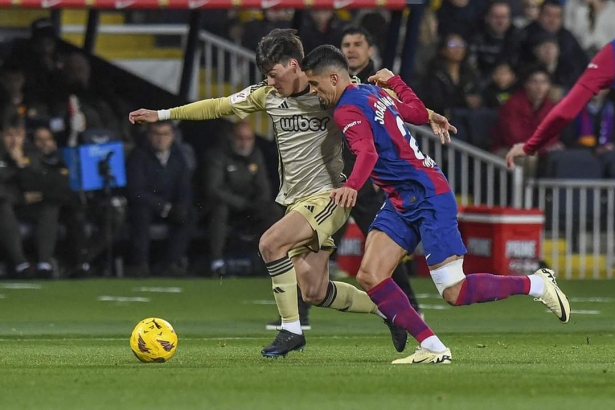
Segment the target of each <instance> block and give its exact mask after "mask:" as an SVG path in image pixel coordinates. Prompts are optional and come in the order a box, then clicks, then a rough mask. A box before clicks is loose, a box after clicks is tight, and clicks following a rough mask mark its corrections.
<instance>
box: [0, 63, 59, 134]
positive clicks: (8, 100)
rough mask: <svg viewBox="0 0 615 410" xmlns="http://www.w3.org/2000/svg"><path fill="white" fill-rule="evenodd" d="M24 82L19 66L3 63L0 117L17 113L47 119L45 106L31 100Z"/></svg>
mask: <svg viewBox="0 0 615 410" xmlns="http://www.w3.org/2000/svg"><path fill="white" fill-rule="evenodd" d="M25 83H26V77H25V75H24V72H23V70H22V69H21V68H20V67H18V66H16V65H8V64H5V65H4V66H3V67H2V68H0V118H1V119H6V118H8V117H9V116H11V115H14V114H19V115H21V116H25V117H26V118H28V119H31V120H39V119H42V120H43V121H47V120H46V118H47V116H48V110H47V107H46V106H45V104H43V103H41V102H38V101H33V98H34V97H32V96H31V95H30V96H27V95H26V93H25V91H24V86H25ZM27 125H28V124H26V126H27Z"/></svg>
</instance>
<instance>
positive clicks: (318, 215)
mask: <svg viewBox="0 0 615 410" xmlns="http://www.w3.org/2000/svg"><path fill="white" fill-rule="evenodd" d="M330 194H331V191H328V192H323V193H322V194H317V195H312V196H310V197H307V198H304V199H300V200H298V201H297V202H295V203H293V204H291V205H289V206H288V207H287V208H286V213H289V212H291V211H295V212H298V213H300V214H301V215H302V216H303V217H304V218H305V220H306V221H308V223H309V224H310V226H311V227H312V229H313V230H314V237H313V239H312V242H310V243H309V244H307V245H301V246H299V247H297V248H293V249H291V250H290V251H289V252H288V256H289V258H293V257H294V256H298V255H301V254H304V253H306V252H318V251H319V250H321V249H329V250H331V251H333V250H334V249H335V242H334V241H333V238H331V235H333V234H334V233H335V232H337V231H338V230H339V229H340V228H341V227H342V226H344V224H345V223H346V220H348V217H349V216H350V210H351V208H342V207H341V206H337V205H335V203H334V202H333V200H332V199H331V198H329V195H330Z"/></svg>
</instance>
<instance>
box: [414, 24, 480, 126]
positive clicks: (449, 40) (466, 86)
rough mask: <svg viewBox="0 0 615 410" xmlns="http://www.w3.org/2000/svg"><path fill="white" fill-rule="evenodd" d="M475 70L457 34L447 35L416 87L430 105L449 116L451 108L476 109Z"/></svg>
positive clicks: (478, 104)
mask: <svg viewBox="0 0 615 410" xmlns="http://www.w3.org/2000/svg"><path fill="white" fill-rule="evenodd" d="M477 81H478V77H477V75H476V71H475V70H474V69H473V68H472V66H470V65H469V64H468V63H467V61H466V42H465V40H464V39H463V38H462V37H461V36H460V35H458V34H448V35H446V36H445V37H444V38H443V40H442V41H441V43H440V47H439V51H438V56H437V57H436V58H435V59H434V60H433V61H432V62H431V64H430V69H429V74H428V75H427V77H426V78H425V81H424V83H423V84H422V86H421V89H420V91H419V93H420V97H421V99H422V100H423V101H424V102H425V105H426V106H427V107H429V108H430V109H432V110H434V111H436V112H439V113H443V114H444V115H446V116H450V112H451V109H453V108H470V109H476V108H478V107H480V106H481V104H482V102H481V97H480V94H479V89H478V82H477Z"/></svg>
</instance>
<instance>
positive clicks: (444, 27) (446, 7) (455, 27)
mask: <svg viewBox="0 0 615 410" xmlns="http://www.w3.org/2000/svg"><path fill="white" fill-rule="evenodd" d="M485 5H486V2H479V1H471V0H444V1H443V2H442V7H440V9H438V12H437V13H438V21H439V22H440V24H439V25H438V34H439V35H440V37H441V38H442V37H445V36H447V35H448V34H450V33H455V34H458V35H460V36H461V37H463V39H464V40H466V41H468V40H470V38H472V36H473V35H474V32H475V30H476V27H477V25H478V23H479V22H480V18H481V16H482V15H483V13H484V10H485Z"/></svg>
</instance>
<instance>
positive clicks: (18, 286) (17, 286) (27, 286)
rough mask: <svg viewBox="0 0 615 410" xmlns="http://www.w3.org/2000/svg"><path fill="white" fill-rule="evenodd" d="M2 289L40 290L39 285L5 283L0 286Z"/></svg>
mask: <svg viewBox="0 0 615 410" xmlns="http://www.w3.org/2000/svg"><path fill="white" fill-rule="evenodd" d="M0 287H3V288H4V289H41V288H42V286H41V284H40V283H19V282H16V283H5V284H3V285H1V286H0Z"/></svg>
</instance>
